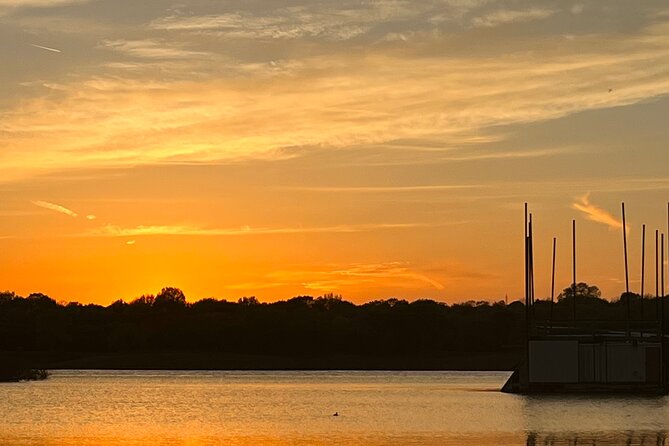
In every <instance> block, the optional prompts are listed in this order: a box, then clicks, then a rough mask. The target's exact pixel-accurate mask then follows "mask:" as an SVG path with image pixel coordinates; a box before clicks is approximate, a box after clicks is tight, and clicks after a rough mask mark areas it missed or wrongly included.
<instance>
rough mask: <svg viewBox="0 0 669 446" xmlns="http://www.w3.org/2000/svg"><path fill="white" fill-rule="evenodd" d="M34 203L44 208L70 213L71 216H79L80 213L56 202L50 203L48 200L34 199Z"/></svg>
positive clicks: (65, 213)
mask: <svg viewBox="0 0 669 446" xmlns="http://www.w3.org/2000/svg"><path fill="white" fill-rule="evenodd" d="M32 204H34V205H35V206H39V207H41V208H44V209H48V210H50V211H54V212H58V213H60V214H64V215H69V216H70V217H77V215H78V214H77V213H76V212H74V211H73V210H71V209H68V208H66V207H65V206H61V205H59V204H55V203H50V202H48V201H41V200H38V201H33V202H32Z"/></svg>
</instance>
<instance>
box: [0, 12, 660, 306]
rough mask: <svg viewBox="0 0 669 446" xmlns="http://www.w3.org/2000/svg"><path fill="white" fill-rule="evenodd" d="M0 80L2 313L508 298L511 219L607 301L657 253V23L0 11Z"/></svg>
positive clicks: (517, 250) (544, 263) (516, 271)
mask: <svg viewBox="0 0 669 446" xmlns="http://www.w3.org/2000/svg"><path fill="white" fill-rule="evenodd" d="M0 61H1V65H2V67H1V69H0V92H1V93H0V249H1V250H2V257H1V258H0V288H2V289H8V290H13V291H16V292H17V293H19V294H22V295H27V294H28V293H30V292H37V291H39V292H44V293H46V294H49V295H50V296H52V297H53V298H55V299H56V300H59V301H60V300H62V301H79V302H95V303H101V304H109V303H110V302H112V301H114V300H116V299H125V300H132V299H133V298H135V297H137V296H139V295H141V294H144V293H156V292H158V291H159V290H160V288H162V287H163V286H176V287H179V288H181V289H183V290H184V292H185V293H186V295H187V296H188V299H189V300H191V301H194V300H198V299H201V298H205V297H216V298H225V299H228V300H236V299H237V298H239V297H241V296H252V295H255V296H257V297H258V299H259V300H261V301H272V300H278V299H286V298H290V297H292V296H296V295H302V294H309V295H314V296H318V295H321V294H323V293H328V292H334V293H338V294H342V295H343V296H344V297H345V298H346V299H348V300H351V301H354V302H364V301H369V300H372V299H381V298H389V297H397V298H405V299H409V300H412V299H417V298H422V297H424V298H431V299H436V300H442V301H446V302H459V301H465V300H470V299H471V300H482V299H486V300H499V299H504V296H505V295H508V296H509V300H513V299H517V298H519V297H521V295H522V290H523V278H522V277H523V257H522V255H523V240H522V237H523V211H522V209H523V203H524V202H526V201H527V202H528V203H529V204H530V208H531V210H532V211H533V212H534V218H535V221H536V233H535V244H536V247H535V249H536V253H537V257H536V260H535V263H536V265H537V266H536V274H537V278H536V283H537V291H536V292H537V296H538V297H545V296H548V295H549V292H550V289H549V284H550V247H551V240H552V237H553V236H557V237H558V254H557V257H558V271H557V272H558V279H557V288H558V291H559V290H560V289H562V288H564V287H566V286H567V285H568V284H569V283H570V280H571V279H570V274H571V266H570V256H571V254H570V246H571V235H570V231H571V220H572V219H576V221H577V225H578V239H579V250H580V251H579V272H578V274H579V279H580V280H583V281H587V282H589V283H591V284H596V285H598V286H599V287H600V288H601V289H602V291H603V293H604V295H605V296H606V297H609V298H612V297H617V296H618V295H619V294H620V293H621V292H622V291H623V290H624V282H623V280H624V269H623V268H624V264H623V255H622V231H621V228H620V223H619V219H620V203H621V202H622V201H625V203H626V207H627V211H628V215H627V221H628V223H629V246H630V267H631V270H630V274H631V286H632V288H633V290H634V291H638V286H639V270H640V250H641V225H642V224H644V223H645V224H647V225H648V241H649V243H648V257H647V261H648V262H649V265H651V261H652V262H654V231H655V229H657V228H659V229H660V230H661V231H665V232H666V230H667V229H666V225H667V223H666V220H667V219H666V207H667V204H666V203H667V201H669V150H668V144H669V124H668V123H669V121H668V117H669V96H667V93H669V5H667V3H666V2H665V1H662V0H658V1H643V2H638V1H622V0H621V1H585V2H579V1H564V0H555V1H548V0H533V1H529V0H528V1H509V0H507V1H495V0H357V1H349V0H337V1H334V0H311V1H306V0H290V1H289V0H272V1H262V0H231V1H218V2H212V1H205V0H180V1H178V2H176V1H163V0H151V1H137V0H133V1H128V0H97V1H96V0H90V1H86V0H78V1H70V0H0ZM649 269H650V270H651V271H654V265H653V266H652V267H651V266H649ZM651 282H652V283H653V284H654V276H653V274H651V275H650V276H649V283H651ZM647 289H648V290H649V291H653V292H654V286H653V290H651V289H650V287H648V288H647Z"/></svg>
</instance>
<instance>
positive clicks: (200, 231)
mask: <svg viewBox="0 0 669 446" xmlns="http://www.w3.org/2000/svg"><path fill="white" fill-rule="evenodd" d="M430 226H435V225H433V224H425V223H386V224H383V223H382V224H361V225H339V226H318V227H264V228H253V227H250V226H242V227H239V228H201V227H197V226H180V225H169V226H168V225H165V226H161V225H148V226H145V225H140V226H135V227H121V226H115V225H106V226H103V227H102V228H99V229H97V230H94V231H91V232H89V233H88V234H87V235H91V236H103V237H140V236H156V235H183V236H238V235H239V236H245V235H274V234H308V233H354V232H367V231H374V230H384V229H411V228H422V227H430Z"/></svg>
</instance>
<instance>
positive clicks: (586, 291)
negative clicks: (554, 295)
mask: <svg viewBox="0 0 669 446" xmlns="http://www.w3.org/2000/svg"><path fill="white" fill-rule="evenodd" d="M573 295H574V288H573V286H569V287H567V288H565V289H564V290H562V292H561V293H560V294H559V295H558V300H562V299H568V298H570V297H572V296H573ZM576 297H577V298H581V297H584V298H588V297H589V298H596V299H600V298H601V297H602V292H601V291H600V290H599V288H597V286H596V285H588V284H587V283H585V282H579V283H577V284H576Z"/></svg>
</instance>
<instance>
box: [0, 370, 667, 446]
mask: <svg viewBox="0 0 669 446" xmlns="http://www.w3.org/2000/svg"><path fill="white" fill-rule="evenodd" d="M507 376H508V373H480V372H110V371H60V372H54V374H53V376H52V377H51V378H50V379H49V380H47V381H44V382H31V383H19V384H2V385H0V416H1V417H0V445H31V446H33V445H112V444H114V445H116V444H123V445H135V444H136V445H140V444H142V445H145V444H159V445H184V446H186V445H188V446H191V445H192V446H199V445H210V444H212V445H213V444H224V445H233V446H234V445H256V444H260V445H262V444H265V445H386V444H388V445H463V444H467V445H535V444H536V445H550V444H555V445H562V444H564V445H573V444H583V445H586V444H587V445H593V444H596V445H618V444H621V445H626V444H639V445H641V444H644V445H656V444H665V443H664V441H665V440H664V438H665V433H664V432H665V430H667V431H669V399H667V398H664V397H645V398H629V397H627V398H612V397H608V398H606V397H599V398H583V397H522V396H517V395H506V394H502V393H499V392H498V391H497V390H498V389H499V387H500V386H501V385H502V384H503V383H504V381H505V380H506V378H507ZM334 412H338V413H339V414H340V416H339V417H333V416H332V414H333V413H334ZM667 444H668V445H669V442H667Z"/></svg>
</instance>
